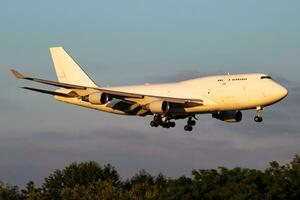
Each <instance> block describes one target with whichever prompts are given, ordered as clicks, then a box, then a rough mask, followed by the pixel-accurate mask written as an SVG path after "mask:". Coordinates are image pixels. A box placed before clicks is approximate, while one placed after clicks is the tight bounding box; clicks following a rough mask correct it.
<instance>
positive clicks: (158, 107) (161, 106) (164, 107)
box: [146, 100, 170, 114]
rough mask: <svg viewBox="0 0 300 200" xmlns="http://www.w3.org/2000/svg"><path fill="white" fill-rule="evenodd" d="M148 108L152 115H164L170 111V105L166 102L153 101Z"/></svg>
mask: <svg viewBox="0 0 300 200" xmlns="http://www.w3.org/2000/svg"><path fill="white" fill-rule="evenodd" d="M146 108H147V109H148V110H150V111H151V112H152V113H157V114H164V113H166V112H168V111H169V109H170V105H169V103H168V102H166V101H161V100H158V101H153V102H151V103H149V104H148V105H147V106H146Z"/></svg>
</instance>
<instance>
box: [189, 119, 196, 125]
mask: <svg viewBox="0 0 300 200" xmlns="http://www.w3.org/2000/svg"><path fill="white" fill-rule="evenodd" d="M188 124H189V125H191V126H195V125H196V121H195V120H190V121H189V122H188Z"/></svg>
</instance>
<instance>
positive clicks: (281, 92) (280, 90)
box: [277, 85, 288, 99]
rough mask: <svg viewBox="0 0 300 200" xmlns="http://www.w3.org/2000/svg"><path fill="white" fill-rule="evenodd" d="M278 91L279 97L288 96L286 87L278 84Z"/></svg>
mask: <svg viewBox="0 0 300 200" xmlns="http://www.w3.org/2000/svg"><path fill="white" fill-rule="evenodd" d="M277 93H278V96H279V98H280V99H283V98H284V97H286V96H287V95H288V90H287V89H286V88H285V87H283V86H281V85H278V89H277Z"/></svg>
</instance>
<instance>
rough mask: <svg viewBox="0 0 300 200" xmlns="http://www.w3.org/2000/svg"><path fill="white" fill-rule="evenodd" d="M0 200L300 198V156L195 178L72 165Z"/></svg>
mask: <svg viewBox="0 0 300 200" xmlns="http://www.w3.org/2000/svg"><path fill="white" fill-rule="evenodd" d="M0 199H9V200H11V199H13V200H54V199H55V200H57V199H58V200H98V199H99V200H100V199H101V200H106V199H107V200H108V199H112V200H113V199H126V200H148V199H149V200H150V199H151V200H152V199H166V200H168V199H170V200H171V199H172V200H173V199H174V200H175V199H176V200H177V199H178V200H181V199H187V200H189V199H201V200H202V199H203V200H206V199H207V200H223V199H230V200H243V199H251V200H252V199H253V200H260V199H263V200H271V199H272V200H273V199H274V200H281V199H282V200H299V199H300V157H299V155H295V156H294V157H293V159H292V160H291V161H290V162H289V163H287V164H285V165H280V164H279V163H278V162H276V161H272V162H270V165H269V167H268V168H266V169H265V170H257V169H248V168H240V167H236V168H233V169H228V168H225V167H219V168H218V169H198V170H193V171H192V172H191V176H190V177H187V176H180V177H178V178H167V177H166V176H164V175H163V174H158V175H157V176H153V175H151V174H149V173H148V172H147V171H145V170H142V171H140V172H138V173H137V174H136V175H134V176H133V177H131V178H130V179H127V180H124V181H122V179H121V178H120V176H119V174H118V172H117V171H116V169H115V168H114V167H113V166H111V165H110V164H107V165H104V166H102V165H100V164H98V163H96V162H94V161H90V162H83V163H72V164H70V165H68V166H67V167H65V168H64V169H62V170H55V171H53V172H52V173H51V174H50V175H49V176H48V177H46V178H45V179H44V182H43V183H42V184H41V186H39V187H38V186H36V185H35V184H34V182H33V181H29V182H28V183H27V184H26V187H25V188H24V189H19V188H18V186H11V185H7V184H4V183H1V184H0Z"/></svg>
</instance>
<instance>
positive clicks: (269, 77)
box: [260, 76, 272, 79]
mask: <svg viewBox="0 0 300 200" xmlns="http://www.w3.org/2000/svg"><path fill="white" fill-rule="evenodd" d="M260 79H272V77H271V76H262V77H260Z"/></svg>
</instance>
